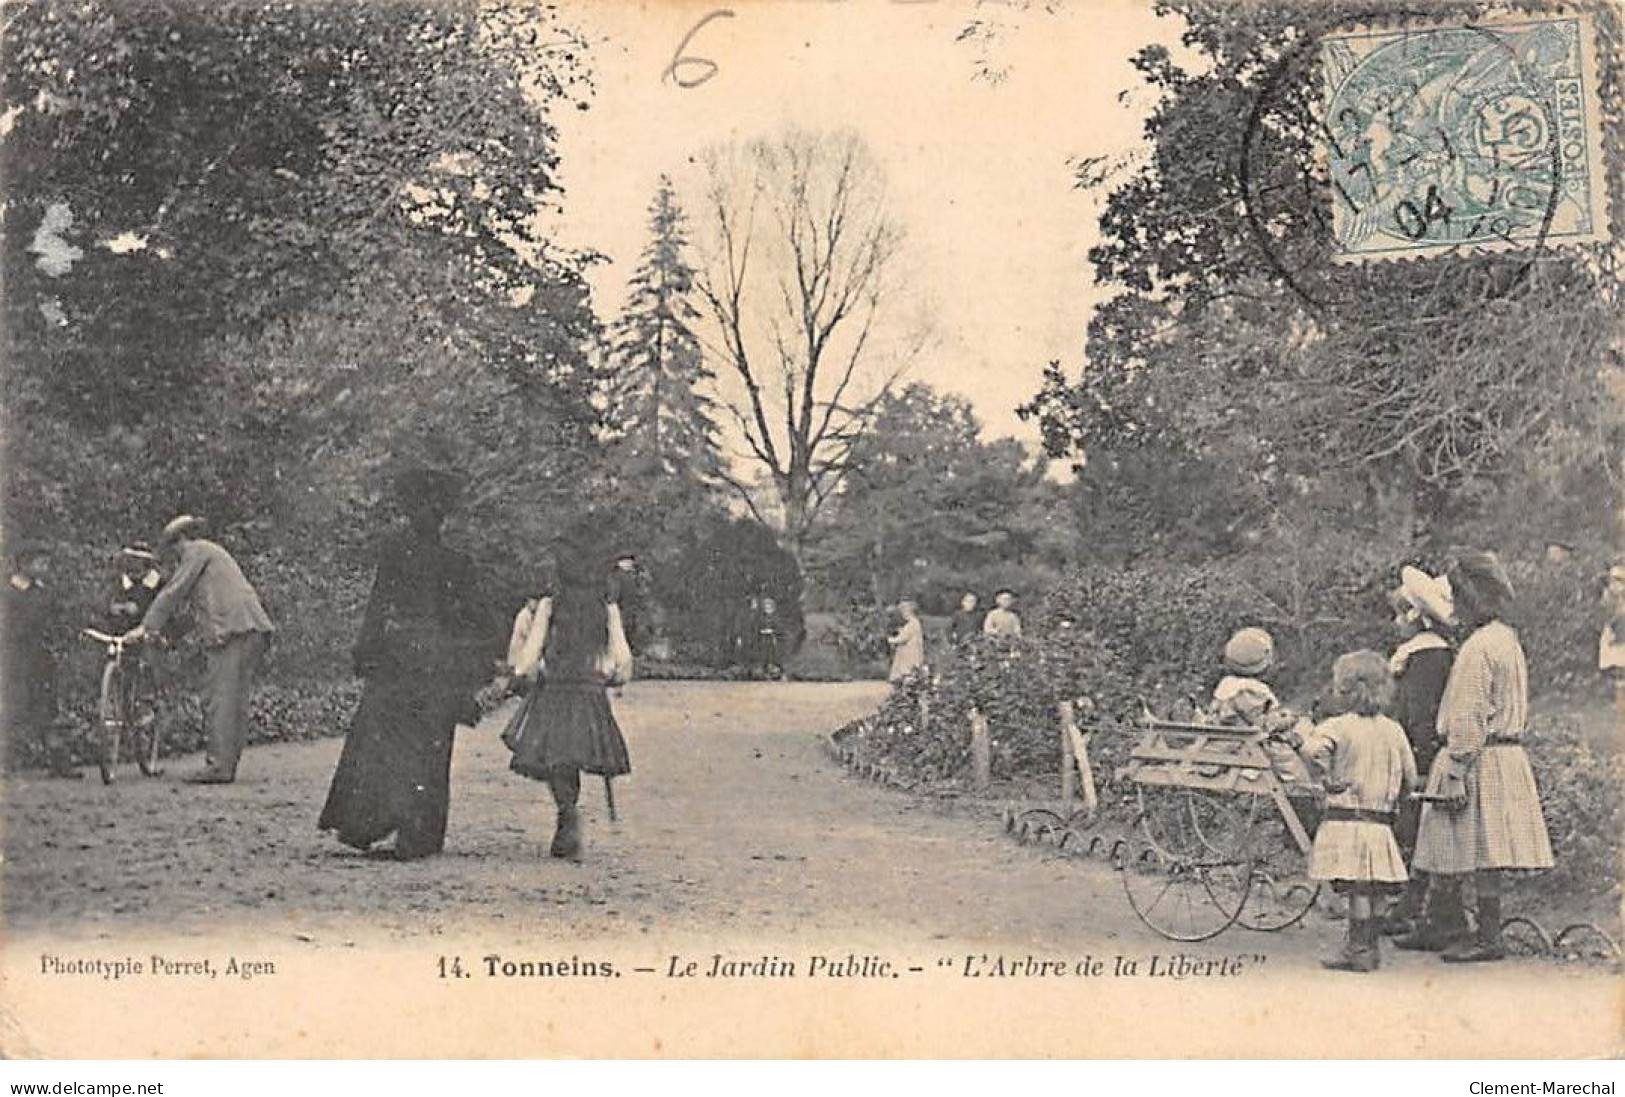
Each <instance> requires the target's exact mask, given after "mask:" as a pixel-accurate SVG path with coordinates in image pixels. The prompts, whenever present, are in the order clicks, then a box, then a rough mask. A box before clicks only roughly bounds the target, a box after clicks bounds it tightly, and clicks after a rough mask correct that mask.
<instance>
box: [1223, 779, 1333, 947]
mask: <svg viewBox="0 0 1625 1097" xmlns="http://www.w3.org/2000/svg"><path fill="white" fill-rule="evenodd" d="M1250 799H1251V800H1252V801H1253V807H1254V809H1255V810H1253V811H1252V812H1251V813H1250V814H1251V815H1252V826H1251V827H1250V828H1249V832H1248V840H1247V856H1248V858H1249V859H1250V860H1251V862H1252V877H1253V882H1252V888H1251V889H1250V891H1249V892H1248V897H1247V908H1246V909H1245V910H1243V911H1242V912H1241V917H1240V919H1238V924H1240V925H1241V927H1242V928H1243V929H1251V930H1256V931H1258V932H1260V933H1274V932H1275V931H1276V930H1282V929H1286V928H1287V927H1288V926H1295V925H1297V924H1298V923H1299V922H1301V921H1303V919H1304V916H1305V915H1306V914H1308V913H1309V912H1310V911H1311V910H1313V909H1314V907H1315V900H1316V899H1318V898H1319V897H1320V883H1319V881H1317V880H1311V879H1309V859H1308V857H1306V856H1305V855H1304V854H1303V852H1302V851H1301V850H1299V849H1298V845H1297V843H1296V842H1295V841H1293V839H1292V835H1291V833H1290V832H1289V831H1288V830H1287V829H1286V824H1285V823H1283V822H1282V821H1281V817H1280V816H1279V815H1278V814H1276V813H1275V810H1274V805H1273V804H1268V803H1264V802H1262V801H1263V798H1262V797H1258V796H1254V797H1250Z"/></svg>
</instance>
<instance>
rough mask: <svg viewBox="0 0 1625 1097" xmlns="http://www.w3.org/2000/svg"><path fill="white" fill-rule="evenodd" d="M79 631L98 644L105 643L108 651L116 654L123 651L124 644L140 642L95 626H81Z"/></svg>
mask: <svg viewBox="0 0 1625 1097" xmlns="http://www.w3.org/2000/svg"><path fill="white" fill-rule="evenodd" d="M79 633H80V635H81V636H86V637H89V638H90V639H92V640H94V641H96V642H97V643H98V644H106V645H107V647H108V650H109V651H110V652H113V653H117V654H122V653H123V651H124V648H125V645H127V644H135V643H139V642H140V641H139V640H129V639H126V638H125V637H123V636H114V635H113V634H112V633H108V632H103V631H102V630H101V629H97V628H83V629H80V630H79Z"/></svg>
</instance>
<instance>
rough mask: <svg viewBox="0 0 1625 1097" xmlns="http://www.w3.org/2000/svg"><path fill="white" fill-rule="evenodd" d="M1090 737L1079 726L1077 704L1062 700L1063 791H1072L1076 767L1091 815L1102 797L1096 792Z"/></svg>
mask: <svg viewBox="0 0 1625 1097" xmlns="http://www.w3.org/2000/svg"><path fill="white" fill-rule="evenodd" d="M1089 739H1090V736H1088V735H1085V734H1083V732H1082V731H1081V730H1080V729H1079V728H1078V714H1077V706H1076V705H1074V704H1073V703H1072V702H1071V701H1062V702H1061V741H1062V744H1063V745H1062V747H1061V757H1062V762H1061V764H1062V765H1063V766H1064V767H1066V768H1064V769H1063V770H1062V772H1061V793H1062V795H1063V797H1064V796H1067V795H1069V794H1070V792H1071V781H1070V778H1071V777H1072V776H1073V768H1074V767H1076V771H1077V781H1078V785H1077V787H1078V789H1079V791H1080V792H1082V793H1083V810H1084V811H1086V812H1088V813H1089V814H1090V815H1093V814H1094V813H1095V809H1096V808H1098V807H1099V806H1100V798H1099V796H1098V794H1097V793H1096V792H1095V771H1094V767H1093V766H1091V765H1090V764H1089Z"/></svg>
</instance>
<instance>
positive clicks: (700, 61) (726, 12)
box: [662, 8, 734, 88]
mask: <svg viewBox="0 0 1625 1097" xmlns="http://www.w3.org/2000/svg"><path fill="white" fill-rule="evenodd" d="M733 17H734V13H733V12H732V11H731V10H730V9H728V8H718V9H717V10H716V11H714V12H712V13H711V14H710V15H707V16H706V17H705V18H704V19H701V20H700V21H699V22H698V23H695V24H694V26H693V28H692V29H691V30H690V31H689V32H688V33H687V34H685V35H683V40H682V41H681V42H679V43H677V52H676V53H674V54H672V56H671V64H669V65H667V66H666V71H665V72H664V73H662V76H663V77H664V78H665V79H667V80H670V81H671V82H672V83H674V84H676V85H677V86H678V87H680V88H697V87H699V86H700V85H701V84H703V83H705V82H706V81H707V80H709V79H711V77H713V76H715V75H716V74H717V63H716V62H715V61H712V60H710V59H709V58H706V57H688V56H685V55H684V51H685V50H687V49H688V44H689V43H690V42H692V41H693V40H694V36H695V35H696V34H698V33H700V28H702V27H704V26H705V25H706V24H707V23H709V22H711V20H713V19H732V18H733ZM691 65H692V66H698V67H699V68H700V70H701V72H700V73H699V74H698V75H693V76H684V75H683V74H682V73H681V72H679V71H678V70H679V69H682V68H684V67H685V66H691Z"/></svg>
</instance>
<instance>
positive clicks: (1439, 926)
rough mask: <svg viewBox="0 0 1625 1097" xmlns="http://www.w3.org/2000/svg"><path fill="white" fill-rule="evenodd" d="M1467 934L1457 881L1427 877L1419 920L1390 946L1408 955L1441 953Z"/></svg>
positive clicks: (1459, 885)
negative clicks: (1409, 930)
mask: <svg viewBox="0 0 1625 1097" xmlns="http://www.w3.org/2000/svg"><path fill="white" fill-rule="evenodd" d="M1466 933H1467V914H1466V912H1465V911H1464V910H1463V909H1462V906H1461V881H1460V880H1458V879H1454V878H1450V877H1442V876H1432V877H1429V878H1428V887H1427V898H1426V899H1425V900H1424V902H1423V904H1422V918H1421V920H1420V922H1419V923H1418V924H1417V926H1416V928H1415V929H1413V930H1411V932H1409V933H1407V934H1405V935H1403V936H1401V937H1395V938H1394V947H1395V948H1402V949H1405V950H1407V951H1411V952H1443V951H1444V950H1445V949H1446V948H1449V947H1450V946H1451V945H1452V944H1454V943H1455V942H1457V941H1459V940H1461V939H1462V938H1463V937H1464V936H1466Z"/></svg>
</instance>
